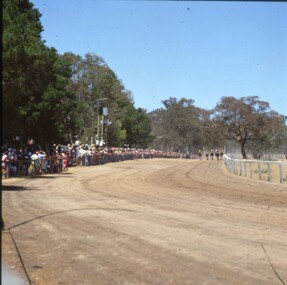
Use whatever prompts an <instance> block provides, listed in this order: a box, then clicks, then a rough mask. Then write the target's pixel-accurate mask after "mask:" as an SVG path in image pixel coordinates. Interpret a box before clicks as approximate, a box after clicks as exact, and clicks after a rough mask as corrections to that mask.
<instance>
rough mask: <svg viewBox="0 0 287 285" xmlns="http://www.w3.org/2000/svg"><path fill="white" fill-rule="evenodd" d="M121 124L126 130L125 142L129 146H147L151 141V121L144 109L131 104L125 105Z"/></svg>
mask: <svg viewBox="0 0 287 285" xmlns="http://www.w3.org/2000/svg"><path fill="white" fill-rule="evenodd" d="M123 126H124V127H125V129H126V130H127V138H126V142H125V143H126V144H128V145H130V147H136V148H147V147H148V146H149V145H150V143H151V142H152V140H153V135H152V134H151V121H150V119H149V118H148V116H147V114H146V111H145V110H144V109H142V108H138V109H136V108H135V107H134V106H133V105H128V106H126V116H125V118H124V120H123Z"/></svg>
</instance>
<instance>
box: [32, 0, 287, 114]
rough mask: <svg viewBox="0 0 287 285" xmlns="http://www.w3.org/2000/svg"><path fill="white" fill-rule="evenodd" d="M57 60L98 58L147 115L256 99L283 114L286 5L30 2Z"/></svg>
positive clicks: (286, 98) (285, 107)
mask: <svg viewBox="0 0 287 285" xmlns="http://www.w3.org/2000/svg"><path fill="white" fill-rule="evenodd" d="M31 2H32V3H34V5H35V7H36V8H38V9H39V11H40V13H41V14H42V17H41V23H42V25H43V27H44V32H43V33H42V38H43V39H44V40H45V41H46V44H47V46H49V47H54V48H56V49H57V50H58V52H59V53H60V54H63V53H64V52H73V53H75V54H78V55H81V56H82V57H84V56H85V54H87V53H89V52H91V53H95V54H97V55H98V56H101V57H102V58H103V59H104V60H105V62H106V63H107V64H108V65H109V67H110V68H111V69H112V70H113V71H114V72H115V73H116V74H117V76H118V78H119V79H120V80H122V82H123V84H124V86H125V88H126V89H128V90H130V91H131V92H132V94H133V98H134V102H135V106H136V107H141V108H145V109H147V111H152V110H154V109H156V108H161V107H163V104H162V103H161V101H162V100H165V99H168V98H169V97H176V98H178V99H180V98H183V97H185V98H188V99H193V100H194V101H195V102H194V105H195V106H197V107H201V108H204V109H211V108H214V107H215V106H216V104H217V103H218V102H219V101H220V98H221V97H222V96H234V97H236V98H239V97H243V96H259V98H260V99H261V100H263V101H267V102H269V103H270V106H271V109H273V110H275V111H277V112H278V113H280V114H283V115H287V94H286V90H287V21H286V19H287V3H284V2H232V1H230V2H229V1H223V2H217V1H206V2H205V1H96V0H81V1H78V0H32V1H31Z"/></svg>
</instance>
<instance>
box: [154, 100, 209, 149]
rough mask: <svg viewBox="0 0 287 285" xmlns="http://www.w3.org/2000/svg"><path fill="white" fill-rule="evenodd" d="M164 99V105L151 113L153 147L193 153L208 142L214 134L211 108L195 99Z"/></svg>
mask: <svg viewBox="0 0 287 285" xmlns="http://www.w3.org/2000/svg"><path fill="white" fill-rule="evenodd" d="M162 103H163V105H164V107H165V108H164V109H163V108H162V109H157V110H155V111H153V112H152V113H151V114H150V118H151V120H152V126H153V129H152V130H153V133H154V134H155V139H154V142H153V146H154V147H159V148H160V149H167V150H171V151H181V152H184V153H190V152H192V151H196V150H197V149H198V148H202V147H203V146H206V145H207V143H208V141H207V139H208V138H211V137H212V134H213V133H212V132H210V131H209V127H210V122H211V120H210V112H208V111H206V110H203V109H200V108H197V107H195V106H194V105H193V103H194V100H192V99H186V98H182V99H180V100H177V99H176V98H174V97H170V98H169V99H167V100H164V101H162ZM208 135H209V136H208ZM209 142H210V141H209Z"/></svg>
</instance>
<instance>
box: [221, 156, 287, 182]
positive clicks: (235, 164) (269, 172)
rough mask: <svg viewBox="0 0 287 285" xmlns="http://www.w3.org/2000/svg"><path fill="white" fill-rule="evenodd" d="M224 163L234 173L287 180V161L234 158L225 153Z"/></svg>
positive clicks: (274, 179)
mask: <svg viewBox="0 0 287 285" xmlns="http://www.w3.org/2000/svg"><path fill="white" fill-rule="evenodd" d="M224 163H225V166H226V168H227V169H228V171H230V172H231V173H233V174H236V175H240V176H245V177H249V178H256V179H259V180H265V181H269V182H280V183H284V182H287V162H285V161H261V160H247V159H234V158H231V157H229V156H227V155H224Z"/></svg>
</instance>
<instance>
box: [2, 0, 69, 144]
mask: <svg viewBox="0 0 287 285" xmlns="http://www.w3.org/2000/svg"><path fill="white" fill-rule="evenodd" d="M40 16H41V15H40V13H39V12H38V10H37V9H34V8H33V4H31V3H30V2H29V1H28V0H11V1H10V0H5V1H3V54H2V57H3V73H2V75H3V78H2V82H3V106H4V108H3V118H4V119H3V121H2V129H3V138H4V139H5V140H6V141H11V140H13V137H15V136H20V137H21V138H22V139H25V138H27V137H32V138H34V139H35V140H36V141H37V143H39V144H41V143H45V142H47V141H51V138H53V139H55V140H63V139H67V138H66V135H65V134H64V132H63V129H64V125H65V123H64V120H65V119H66V118H67V116H68V114H69V112H70V111H69V110H70V107H71V104H70V103H69V101H70V100H73V98H74V96H73V94H72V93H71V92H70V93H68V92H67V90H66V85H67V82H68V81H67V79H68V78H69V77H70V68H69V66H67V65H66V64H65V63H64V62H63V61H61V60H60V59H59V57H58V55H57V52H56V50H55V49H54V48H48V47H46V46H45V43H44V41H42V40H41V35H40V33H41V32H42V30H43V28H42V25H41V23H40V20H39V19H40Z"/></svg>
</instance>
